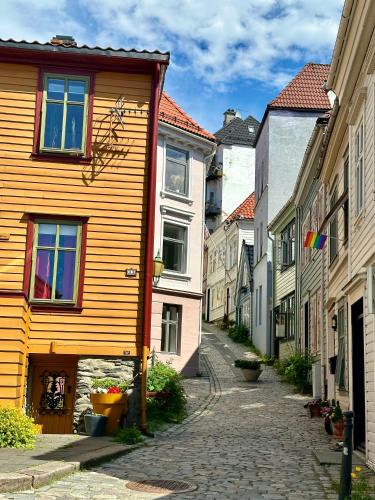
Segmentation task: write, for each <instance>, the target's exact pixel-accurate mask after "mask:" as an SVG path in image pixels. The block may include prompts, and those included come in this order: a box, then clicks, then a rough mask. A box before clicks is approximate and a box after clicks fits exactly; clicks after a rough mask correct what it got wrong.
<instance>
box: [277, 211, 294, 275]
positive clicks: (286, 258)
mask: <svg viewBox="0 0 375 500" xmlns="http://www.w3.org/2000/svg"><path fill="white" fill-rule="evenodd" d="M294 259H295V221H294V220H293V221H292V222H291V223H290V224H288V225H287V226H286V228H285V229H284V230H283V231H282V233H281V247H280V261H281V271H284V269H287V268H288V267H289V266H291V265H292V264H294Z"/></svg>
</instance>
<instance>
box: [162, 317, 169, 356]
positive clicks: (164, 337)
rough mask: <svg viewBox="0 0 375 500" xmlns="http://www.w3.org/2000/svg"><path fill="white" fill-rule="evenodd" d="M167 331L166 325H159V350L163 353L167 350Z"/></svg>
mask: <svg viewBox="0 0 375 500" xmlns="http://www.w3.org/2000/svg"><path fill="white" fill-rule="evenodd" d="M167 330H168V325H167V324H166V323H162V325H161V346H160V350H161V351H163V352H165V351H166V350H167V341H168V339H167Z"/></svg>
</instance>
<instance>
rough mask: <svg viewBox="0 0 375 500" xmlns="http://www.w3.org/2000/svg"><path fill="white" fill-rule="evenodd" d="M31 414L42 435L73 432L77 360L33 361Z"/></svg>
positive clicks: (51, 357)
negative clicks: (40, 428)
mask: <svg viewBox="0 0 375 500" xmlns="http://www.w3.org/2000/svg"><path fill="white" fill-rule="evenodd" d="M32 366H33V369H32V381H31V383H32V391H31V392H32V396H31V414H32V416H33V417H34V419H35V422H36V423H37V424H41V425H42V433H43V434H70V433H72V432H73V407H74V400H75V388H76V371H77V360H76V358H74V357H72V356H58V355H46V356H38V357H35V358H32Z"/></svg>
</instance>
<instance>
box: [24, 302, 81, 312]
mask: <svg viewBox="0 0 375 500" xmlns="http://www.w3.org/2000/svg"><path fill="white" fill-rule="evenodd" d="M30 309H31V312H35V313H49V314H51V313H60V314H67V313H68V314H81V312H82V311H83V307H78V306H69V305H56V304H35V303H34V304H33V303H31V304H30Z"/></svg>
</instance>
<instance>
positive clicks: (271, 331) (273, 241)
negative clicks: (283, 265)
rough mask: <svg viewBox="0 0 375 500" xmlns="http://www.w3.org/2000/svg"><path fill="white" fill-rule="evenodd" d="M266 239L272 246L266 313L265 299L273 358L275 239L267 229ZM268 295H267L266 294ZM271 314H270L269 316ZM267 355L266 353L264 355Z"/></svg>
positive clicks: (270, 348) (270, 350) (270, 349)
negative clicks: (269, 308)
mask: <svg viewBox="0 0 375 500" xmlns="http://www.w3.org/2000/svg"><path fill="white" fill-rule="evenodd" d="M267 238H268V239H269V240H270V241H271V245H272V253H271V255H272V263H271V287H272V290H270V293H271V297H272V300H271V311H268V307H269V305H268V297H266V299H267V315H268V317H269V320H270V330H269V336H268V338H269V340H270V346H269V352H270V355H271V356H273V355H274V342H273V324H274V317H273V305H274V300H275V298H274V281H273V277H274V274H273V266H274V260H273V250H274V246H275V238H272V236H270V233H269V231H268V228H267ZM267 281H268V269H267ZM267 289H268V287H267ZM267 295H268V294H267ZM270 312H271V314H270ZM266 354H267V353H266Z"/></svg>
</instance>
